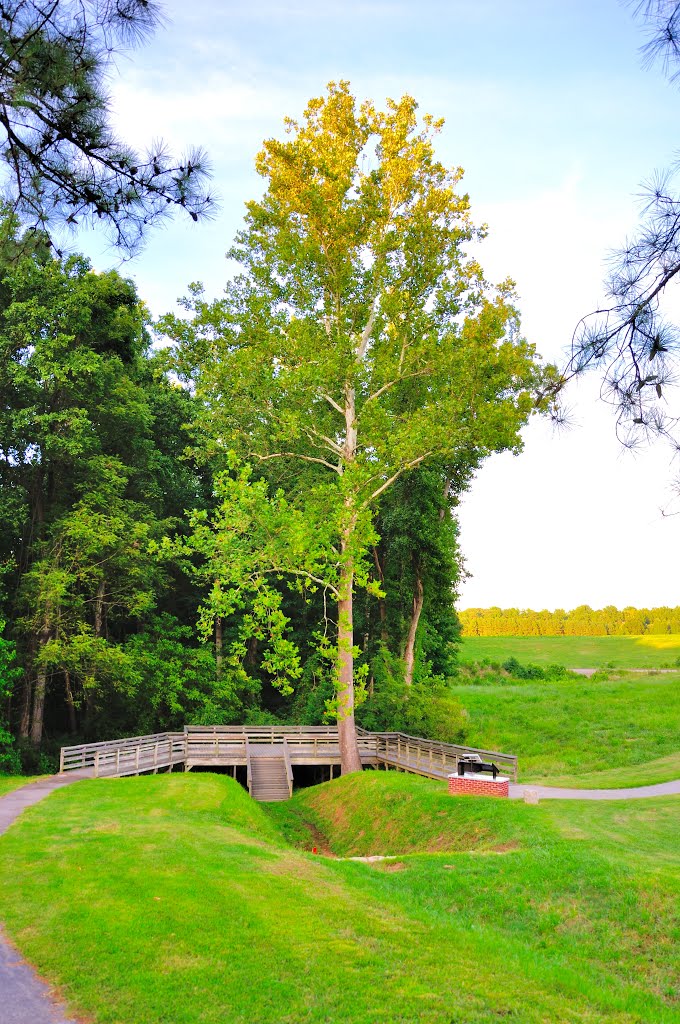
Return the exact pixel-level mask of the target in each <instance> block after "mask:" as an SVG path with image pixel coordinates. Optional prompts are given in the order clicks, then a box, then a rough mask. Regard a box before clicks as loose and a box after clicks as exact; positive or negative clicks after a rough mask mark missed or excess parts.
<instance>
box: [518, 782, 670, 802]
mask: <svg viewBox="0 0 680 1024" xmlns="http://www.w3.org/2000/svg"><path fill="white" fill-rule="evenodd" d="M526 790H531V792H532V793H536V795H537V796H538V798H539V800H639V799H641V798H643V797H647V796H674V795H675V794H677V793H680V779H675V781H674V782H658V783H657V784H656V785H654V786H630V787H629V788H628V789H566V788H561V787H559V786H532V785H531V783H525V784H523V785H517V784H513V783H512V782H511V783H510V799H511V800H521V799H522V798H523V797H524V794H525V792H526Z"/></svg>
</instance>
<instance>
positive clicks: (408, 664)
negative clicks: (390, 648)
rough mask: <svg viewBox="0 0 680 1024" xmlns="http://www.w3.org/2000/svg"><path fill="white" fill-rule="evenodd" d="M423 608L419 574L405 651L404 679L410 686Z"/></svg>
mask: <svg viewBox="0 0 680 1024" xmlns="http://www.w3.org/2000/svg"><path fill="white" fill-rule="evenodd" d="M422 610H423V581H422V580H421V578H420V575H419V574H418V575H416V592H415V594H414V595H413V610H412V612H411V621H410V623H409V627H408V637H407V638H406V649H405V651H404V681H405V683H406V685H407V686H410V685H411V683H412V682H413V665H414V662H415V656H416V633H417V632H418V622H419V620H420V613H421V612H422Z"/></svg>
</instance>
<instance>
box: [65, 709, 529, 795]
mask: <svg viewBox="0 0 680 1024" xmlns="http://www.w3.org/2000/svg"><path fill="white" fill-rule="evenodd" d="M358 733H359V753H360V755H361V761H362V764H364V765H366V766H372V767H375V768H380V767H383V768H395V769H398V770H401V771H406V772H413V773H414V774H416V775H425V776H427V777H429V778H439V779H441V778H446V776H447V775H450V774H451V773H452V772H455V771H456V770H457V767H458V761H459V760H460V758H461V757H464V756H465V755H466V754H470V753H475V754H479V755H480V756H481V757H482V759H483V760H484V761H495V762H496V764H498V766H499V768H501V770H502V771H504V772H506V773H507V774H508V775H510V776H511V778H512V779H513V780H515V781H516V780H517V758H516V757H515V756H514V755H513V754H504V753H501V752H500V751H494V750H479V749H477V748H474V747H464V746H458V745H455V744H451V743H439V742H437V741H436V740H426V739H423V738H422V737H419V736H407V735H406V734H404V733H396V732H390V733H371V732H366V731H365V730H363V729H359V730H358ZM254 758H268V759H269V761H270V764H269V768H270V775H271V776H272V778H273V777H274V775H276V776H277V780H278V776H279V775H281V779H280V780H278V781H277V786H278V788H282V787H283V785H284V784H283V781H282V780H283V779H284V777H285V778H286V779H287V786H288V793H289V794H290V793H292V786H293V774H294V767H295V766H296V765H339V764H340V747H339V743H338V731H337V727H335V726H295V725H291V726H257V727H250V726H240V725H215V726H194V725H190V726H186V727H185V729H184V731H183V732H174V733H158V734H156V735H153V736H133V737H129V738H126V739H121V740H108V741H106V742H104V743H86V744H81V745H79V746H74V747H63V748H62V750H61V759H60V771H61V772H62V773H63V772H70V771H81V772H82V771H85V770H89V772H90V773H91V774H92V775H93V776H94V777H102V776H108V777H118V776H123V775H139V774H141V773H143V772H157V771H160V770H163V769H165V770H172V768H173V767H174V766H175V765H183V767H184V770H185V771H190V770H191V769H192V768H195V767H231V768H233V769H234V772H235V771H236V768H237V767H245V768H246V774H247V781H248V789H249V791H251V793H252V792H253V784H254V783H253V760H254ZM272 758H273V759H274V760H277V764H276V765H274V761H273V760H272ZM263 763H264V762H263ZM255 774H256V775H258V776H259V778H260V779H262V777H263V768H262V764H261V765H260V766H259V767H258V769H257V770H256V773H255ZM256 788H257V784H256ZM268 788H269V787H268V785H267V786H264V785H262V786H260V789H261V791H268ZM253 795H255V794H253Z"/></svg>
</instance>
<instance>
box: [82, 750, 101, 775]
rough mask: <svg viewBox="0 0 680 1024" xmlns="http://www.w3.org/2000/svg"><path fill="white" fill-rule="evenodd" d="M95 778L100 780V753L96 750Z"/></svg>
mask: <svg viewBox="0 0 680 1024" xmlns="http://www.w3.org/2000/svg"><path fill="white" fill-rule="evenodd" d="M83 756H84V755H83ZM94 777H95V779H97V778H99V751H98V750H95V753H94Z"/></svg>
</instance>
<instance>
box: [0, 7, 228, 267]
mask: <svg viewBox="0 0 680 1024" xmlns="http://www.w3.org/2000/svg"><path fill="white" fill-rule="evenodd" d="M160 18H161V15H160V6H159V5H158V4H157V3H155V2H154V0H115V2H111V0H4V2H3V3H2V5H0V80H1V81H2V88H1V89H0V131H1V132H2V133H4V139H3V145H2V159H3V161H4V163H5V165H6V168H7V172H8V175H7V181H6V194H7V195H8V196H9V197H10V199H11V202H12V204H13V206H14V208H15V210H16V211H17V212H18V214H19V215H20V216H21V218H22V220H23V221H24V222H26V223H27V224H28V225H29V226H31V227H32V228H34V229H38V228H39V229H47V231H51V229H52V227H53V225H54V224H55V223H57V224H63V223H65V224H67V225H69V226H75V225H77V224H78V223H81V222H82V221H89V222H90V223H101V224H102V225H103V226H104V227H105V228H106V229H107V230H108V231H109V233H110V234H111V235H112V237H113V240H114V241H115V243H116V245H118V246H120V247H121V248H122V249H123V250H124V251H127V252H128V253H131V252H133V251H134V250H135V249H136V248H137V247H138V245H139V243H140V241H141V239H142V236H143V234H144V230H145V228H146V226H147V225H148V224H150V223H152V222H154V221H157V220H159V219H160V218H162V217H165V216H167V214H168V211H169V210H172V209H177V208H180V209H183V210H185V211H186V212H187V215H188V216H190V217H191V218H192V219H193V220H198V218H199V217H201V216H203V215H205V214H207V213H209V212H210V210H211V207H212V206H213V203H214V200H213V197H212V196H211V195H210V193H209V192H208V191H207V190H206V176H207V170H208V168H207V160H206V156H205V154H204V153H203V152H202V151H201V150H200V149H195V150H192V151H190V152H188V153H186V154H185V155H184V156H182V157H179V158H174V157H172V156H171V155H170V154H169V153H168V151H167V150H166V149H165V147H164V146H163V145H162V144H161V143H157V144H154V145H153V146H152V147H150V148H149V149H148V150H147V151H146V153H138V152H136V151H135V150H134V149H133V148H132V147H131V146H129V145H128V144H127V143H125V142H123V141H121V140H120V139H119V138H118V137H117V136H116V133H115V132H114V131H113V128H112V127H111V121H110V114H109V106H110V103H109V98H108V95H107V88H106V86H107V78H108V76H109V73H110V71H111V69H112V67H113V58H114V54H115V53H116V51H117V50H118V49H120V48H123V49H129V48H130V47H133V46H135V45H137V44H139V43H140V42H142V41H144V40H145V39H146V38H147V37H148V36H149V35H151V33H152V32H153V31H154V30H155V29H156V27H157V26H158V24H159V21H160Z"/></svg>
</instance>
